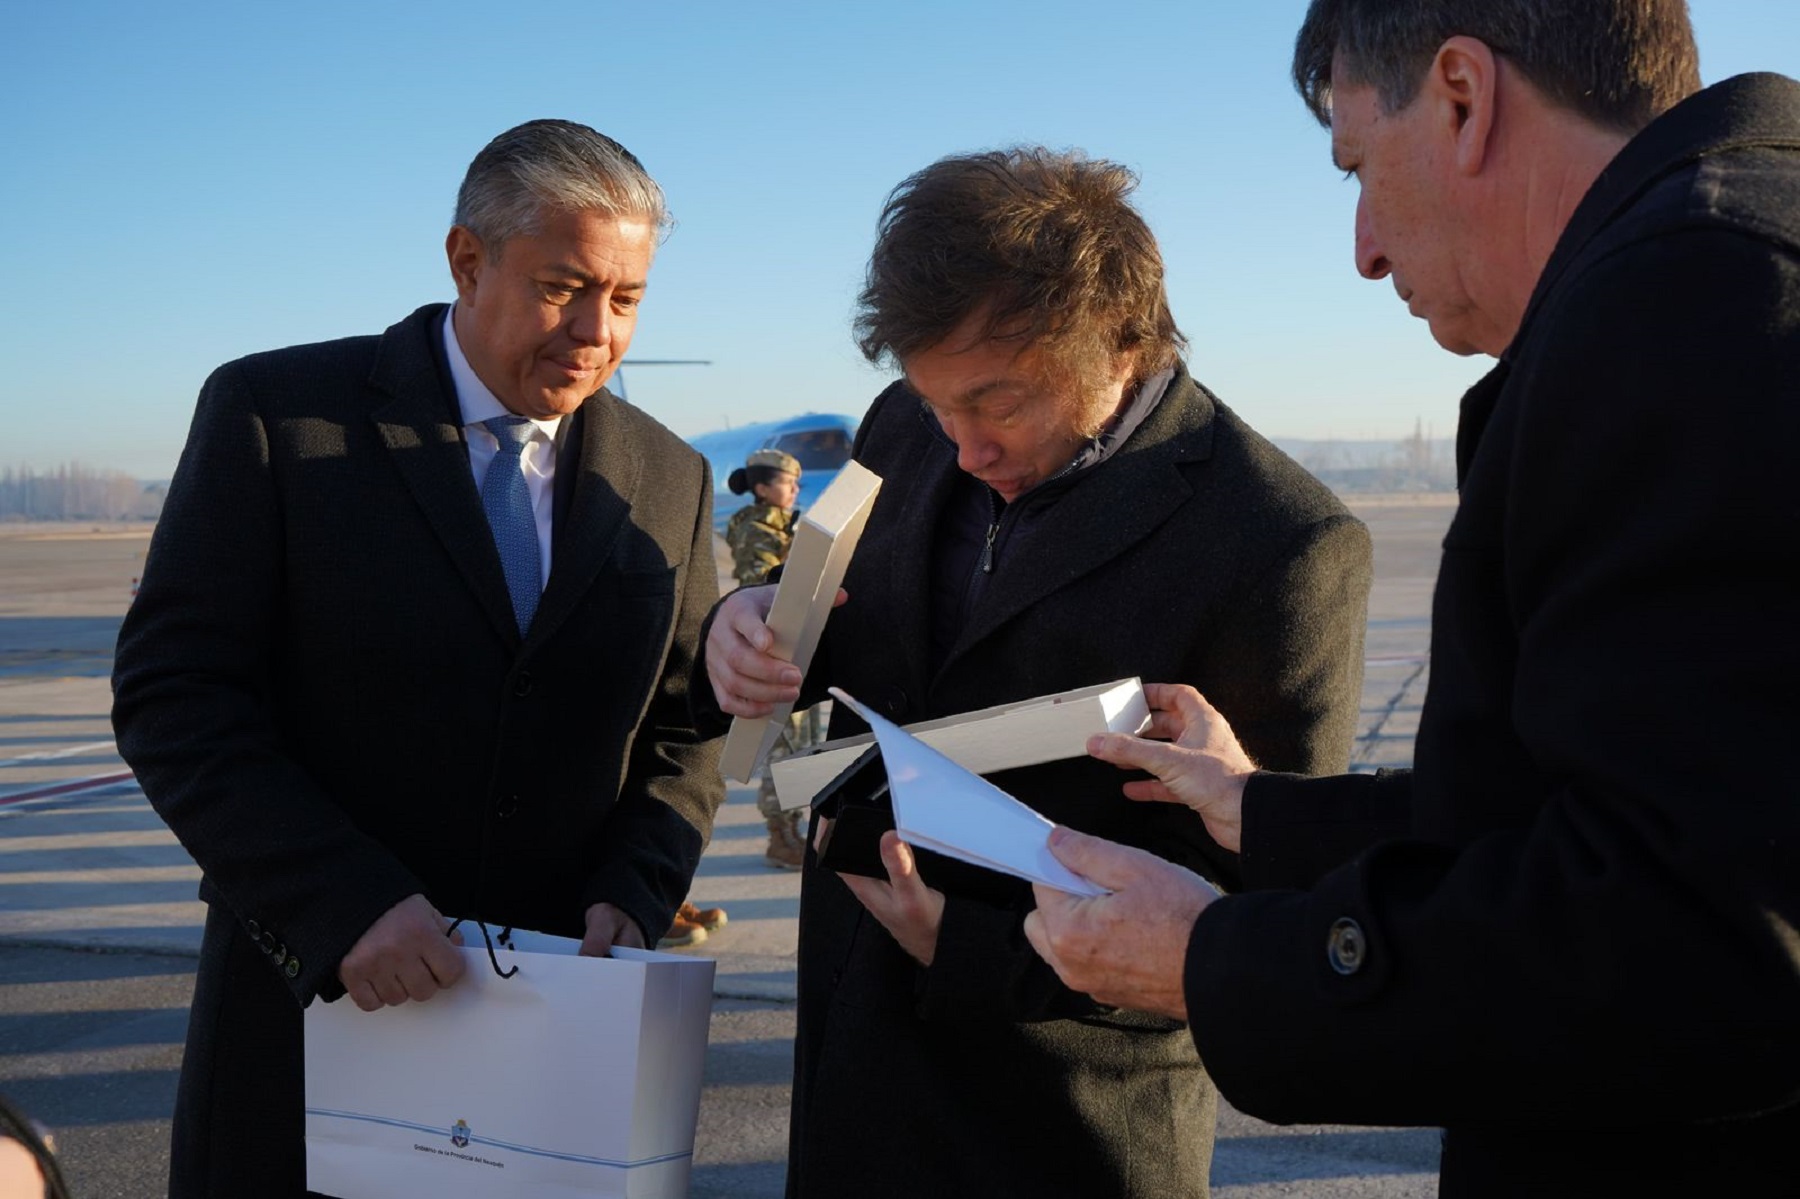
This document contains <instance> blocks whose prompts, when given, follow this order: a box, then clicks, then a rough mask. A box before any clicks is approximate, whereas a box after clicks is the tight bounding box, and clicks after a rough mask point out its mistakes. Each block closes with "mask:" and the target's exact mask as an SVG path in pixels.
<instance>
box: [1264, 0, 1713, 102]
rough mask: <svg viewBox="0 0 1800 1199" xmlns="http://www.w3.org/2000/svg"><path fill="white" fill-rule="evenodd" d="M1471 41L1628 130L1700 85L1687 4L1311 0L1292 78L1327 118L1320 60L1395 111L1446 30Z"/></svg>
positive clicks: (1547, 93)
mask: <svg viewBox="0 0 1800 1199" xmlns="http://www.w3.org/2000/svg"><path fill="white" fill-rule="evenodd" d="M1457 36H1465V37H1472V38H1475V39H1476V40H1478V41H1480V42H1482V43H1484V44H1485V45H1486V46H1487V47H1488V48H1489V49H1490V50H1492V51H1494V53H1496V54H1498V55H1500V56H1502V57H1503V58H1505V59H1506V60H1507V61H1509V62H1511V63H1512V64H1513V65H1514V66H1516V67H1517V68H1518V69H1519V71H1520V73H1522V74H1523V75H1524V76H1525V78H1526V79H1527V80H1529V81H1530V82H1531V85H1532V86H1533V87H1535V88H1537V90H1538V91H1540V92H1542V93H1543V95H1544V97H1545V98H1546V99H1548V100H1549V101H1550V102H1551V103H1553V104H1556V105H1558V106H1559V107H1562V108H1565V109H1568V110H1569V111H1571V112H1574V113H1576V114H1578V115H1579V116H1581V117H1583V118H1585V119H1586V120H1588V121H1589V122H1591V123H1592V124H1595V125H1598V126H1600V127H1602V128H1606V129H1612V130H1617V131H1620V132H1623V133H1636V132H1637V131H1638V130H1640V129H1642V128H1643V127H1644V126H1645V125H1648V124H1649V123H1650V122H1651V121H1652V120H1654V119H1655V118H1656V117H1657V116H1659V115H1660V114H1662V113H1664V112H1667V111H1668V110H1669V109H1670V108H1673V107H1674V106H1675V105H1676V104H1677V103H1678V102H1680V101H1681V100H1682V99H1683V98H1685V97H1687V96H1689V95H1692V94H1693V93H1694V92H1697V91H1699V90H1700V52H1699V50H1698V48H1697V47H1696V46H1695V44H1694V29H1693V26H1692V24H1690V23H1689V21H1688V9H1687V0H1313V2H1312V6H1311V7H1310V8H1309V9H1308V10H1307V13H1306V20H1305V23H1304V24H1302V25H1301V27H1300V35H1299V37H1297V38H1296V39H1295V41H1294V67H1293V70H1294V85H1295V86H1296V87H1298V88H1299V89H1300V95H1301V97H1302V98H1303V99H1304V100H1305V101H1306V106H1307V108H1309V109H1311V110H1312V114H1313V116H1314V117H1316V118H1318V120H1319V123H1320V124H1322V125H1329V124H1330V123H1331V67H1332V63H1333V61H1334V60H1335V61H1336V62H1337V64H1338V67H1339V70H1340V71H1341V73H1342V75H1343V77H1344V78H1345V79H1346V80H1348V81H1349V82H1352V83H1357V84H1362V85H1369V86H1373V87H1374V88H1375V92H1376V96H1377V97H1378V98H1379V100H1380V102H1381V107H1382V109H1383V110H1384V111H1386V112H1396V111H1398V110H1400V109H1402V108H1405V107H1406V106H1407V105H1408V104H1411V103H1412V101H1413V99H1414V98H1415V97H1416V96H1417V95H1418V91H1419V85H1420V84H1421V82H1422V81H1423V80H1424V77H1425V71H1426V68H1427V67H1429V66H1430V64H1431V61H1432V58H1433V57H1434V56H1435V55H1436V54H1437V52H1438V48H1439V47H1440V46H1442V45H1443V44H1444V43H1445V42H1446V41H1448V40H1449V39H1450V38H1453V37H1457Z"/></svg>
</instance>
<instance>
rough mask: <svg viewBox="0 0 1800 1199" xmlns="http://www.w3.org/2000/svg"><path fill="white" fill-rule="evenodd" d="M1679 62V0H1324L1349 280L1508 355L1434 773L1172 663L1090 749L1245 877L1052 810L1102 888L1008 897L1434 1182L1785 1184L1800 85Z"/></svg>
mask: <svg viewBox="0 0 1800 1199" xmlns="http://www.w3.org/2000/svg"><path fill="white" fill-rule="evenodd" d="M1696 58H1697V56H1696V53H1695V48H1694V43H1693V35H1692V31H1691V29H1690V28H1689V25H1688V20H1687V12H1686V8H1685V6H1684V5H1683V4H1682V3H1681V2H1680V0H1560V2H1550V0H1454V2H1452V0H1438V2H1436V3H1423V2H1419V3H1392V2H1389V3H1375V2H1373V0H1315V3H1314V4H1313V6H1312V10H1311V12H1310V13H1309V15H1308V18H1307V21H1306V25H1305V27H1304V29H1303V30H1302V32H1301V35H1300V38H1299V44H1298V47H1297V50H1296V58H1295V76H1296V79H1297V81H1298V83H1299V85H1300V87H1301V91H1302V93H1303V94H1304V95H1305V97H1306V98H1307V102H1308V104H1309V105H1310V106H1311V107H1312V109H1313V112H1314V113H1315V115H1317V116H1318V117H1319V119H1320V120H1321V121H1323V122H1325V123H1327V124H1329V126H1330V128H1331V131H1332V151H1333V156H1334V158H1335V159H1336V161H1337V165H1338V166H1339V167H1340V168H1342V169H1344V170H1346V171H1349V172H1351V173H1352V174H1354V175H1355V176H1356V178H1357V180H1358V182H1359V184H1360V185H1361V191H1362V194H1361V202H1360V204H1359V206H1358V209H1357V224H1356V257H1357V264H1358V266H1359V268H1360V269H1361V271H1362V273H1363V274H1364V275H1366V276H1367V277H1369V278H1371V279H1382V278H1391V279H1392V281H1393V283H1394V286H1395V288H1396V290H1397V291H1398V292H1399V293H1400V296H1401V298H1402V299H1404V300H1405V301H1406V302H1407V304H1408V307H1409V308H1410V309H1411V311H1412V312H1413V313H1414V314H1415V315H1417V316H1420V317H1423V318H1424V319H1425V320H1427V321H1428V322H1429V323H1430V325H1431V331H1432V334H1433V336H1434V337H1436V338H1437V340H1438V341H1439V342H1440V343H1441V344H1443V345H1444V346H1445V347H1446V348H1448V349H1452V350H1455V351H1457V352H1460V353H1472V352H1475V351H1480V352H1483V353H1487V354H1492V355H1494V356H1496V357H1498V358H1499V360H1500V361H1499V364H1498V365H1497V366H1496V367H1495V368H1494V369H1493V371H1492V372H1491V373H1490V374H1489V375H1488V376H1487V377H1486V378H1485V379H1483V380H1482V381H1481V382H1479V383H1477V384H1476V385H1475V387H1474V388H1473V389H1471V390H1470V392H1469V393H1468V395H1467V396H1466V397H1465V398H1464V400H1463V408H1462V422H1461V427H1460V429H1459V432H1458V447H1457V458H1458V469H1459V474H1460V484H1461V493H1462V495H1461V505H1460V508H1459V510H1458V512H1457V514H1456V517H1455V519H1454V521H1453V522H1452V524H1451V526H1450V529H1449V532H1448V534H1447V535H1446V538H1445V542H1444V559H1443V565H1442V569H1441V571H1440V574H1439V578H1438V586H1437V594H1436V599H1435V602H1434V609H1433V616H1432V658H1431V687H1430V692H1429V694H1428V695H1427V697H1426V700H1425V708H1424V712H1423V715H1422V718H1421V721H1420V726H1419V733H1418V745H1417V751H1416V755H1415V759H1414V762H1415V769H1414V770H1413V771H1412V772H1411V773H1399V774H1393V775H1387V776H1383V777H1362V778H1336V779H1314V780H1301V779H1295V778H1291V777H1285V776H1282V775H1278V774H1271V773H1264V772H1255V771H1253V770H1252V768H1251V766H1250V764H1249V763H1248V762H1247V761H1246V760H1245V759H1244V756H1243V754H1242V752H1241V751H1240V750H1239V748H1238V745H1237V740H1236V738H1234V736H1233V730H1234V729H1235V727H1236V725H1237V723H1238V722H1237V718H1236V717H1235V716H1233V715H1232V714H1231V713H1230V712H1229V711H1225V710H1223V708H1224V706H1223V705H1222V704H1219V705H1216V707H1215V706H1214V705H1209V704H1207V703H1206V702H1205V700H1203V699H1202V698H1201V697H1200V696H1199V695H1197V694H1195V693H1193V692H1192V691H1189V690H1186V689H1184V688H1179V687H1171V688H1167V689H1164V690H1160V691H1159V692H1158V693H1157V695H1156V698H1155V701H1154V702H1156V703H1158V704H1160V705H1161V706H1162V707H1163V708H1164V711H1163V713H1162V714H1161V715H1160V717H1159V728H1158V729H1156V730H1155V731H1156V732H1158V733H1160V734H1161V735H1162V736H1163V737H1166V738H1172V739H1174V740H1175V741H1176V744H1174V745H1166V744H1159V743H1157V742H1154V741H1149V740H1138V739H1135V738H1116V739H1115V738H1107V739H1104V741H1103V742H1102V743H1101V744H1100V745H1098V746H1097V750H1098V752H1099V753H1100V754H1101V755H1102V756H1104V757H1105V758H1107V759H1109V760H1111V761H1113V762H1116V763H1119V764H1122V765H1130V766H1133V767H1142V768H1147V769H1150V770H1153V771H1154V772H1155V773H1156V774H1157V775H1158V776H1159V778H1160V780H1161V783H1162V787H1163V791H1162V797H1163V798H1166V799H1172V800H1176V801H1179V802H1180V803H1182V804H1185V805H1188V806H1190V807H1191V808H1192V809H1194V810H1196V811H1198V812H1199V813H1200V814H1201V815H1203V816H1204V817H1205V818H1206V821H1207V825H1208V827H1209V828H1210V829H1211V830H1212V831H1213V833H1214V834H1215V836H1217V837H1218V838H1219V840H1220V841H1221V843H1223V844H1226V845H1229V846H1233V847H1236V848H1238V849H1239V850H1240V853H1241V865H1242V872H1243V878H1244V880H1245V882H1246V883H1248V884H1249V885H1250V886H1251V887H1253V888H1256V889H1254V890H1252V891H1249V892H1247V893H1243V894H1237V895H1232V896H1228V897H1226V898H1223V899H1213V898H1212V896H1211V894H1210V892H1209V891H1208V889H1207V888H1206V887H1205V885H1204V884H1203V883H1202V882H1201V881H1200V880H1199V879H1198V878H1196V877H1194V876H1192V875H1189V874H1184V873H1182V872H1180V871H1178V870H1176V869H1175V868H1173V867H1169V866H1167V865H1166V864H1164V863H1160V862H1158V861H1156V860H1155V859H1152V858H1149V857H1147V856H1145V855H1142V854H1138V853H1135V852H1134V851H1132V850H1129V849H1125V848H1122V847H1118V846H1109V845H1105V844H1102V843H1100V842H1098V841H1095V840H1093V839H1089V838H1083V837H1080V836H1074V835H1070V836H1067V837H1065V838H1062V839H1061V841H1060V844H1059V845H1058V847H1057V852H1058V855H1059V856H1060V857H1062V858H1063V860H1064V861H1066V862H1067V863H1068V864H1069V865H1071V866H1072V867H1074V868H1075V869H1077V870H1079V871H1081V872H1082V873H1085V874H1087V875H1089V876H1090V877H1092V878H1093V879H1095V880H1096V881H1098V882H1100V883H1102V884H1104V885H1106V886H1109V887H1111V888H1113V889H1114V891H1115V893H1114V894H1113V895H1111V896H1109V897H1107V898H1104V899H1100V900H1096V901H1092V902H1069V901H1067V900H1066V899H1065V898H1064V897H1061V896H1058V895H1054V894H1049V893H1045V894H1043V895H1041V896H1040V908H1039V913H1038V915H1037V916H1036V917H1034V918H1033V921H1032V923H1031V924H1029V925H1028V926H1027V932H1028V933H1029V934H1030V935H1031V937H1032V940H1033V943H1034V944H1035V945H1036V946H1037V947H1038V948H1039V949H1040V950H1041V951H1042V952H1043V953H1044V954H1045V955H1046V956H1047V957H1048V958H1049V960H1050V961H1051V962H1052V963H1054V964H1055V965H1056V967H1057V970H1058V972H1059V974H1060V975H1061V977H1062V978H1063V979H1064V980H1065V981H1066V982H1068V983H1069V984H1070V985H1071V986H1073V987H1075V988H1077V989H1078V990H1081V991H1085V992H1088V993H1090V994H1092V995H1094V996H1095V997H1096V998H1098V999H1099V1000H1101V1001H1102V1002H1110V1003H1117V1004H1123V1005H1126V1006H1130V1007H1135V1008H1142V1009H1145V1010H1151V1011H1161V1012H1163V1013H1165V1014H1168V1015H1171V1016H1180V1017H1183V1018H1185V1019H1187V1020H1188V1021H1189V1023H1190V1026H1191V1029H1192V1033H1193V1037H1194V1040H1195V1042H1196V1044H1197V1045H1198V1047H1199V1050H1200V1056H1201V1059H1202V1060H1203V1061H1204V1062H1205V1063H1206V1066H1207V1068H1208V1070H1209V1071H1210V1072H1211V1073H1212V1075H1213V1076H1214V1077H1215V1078H1216V1079H1217V1080H1218V1082H1219V1085H1220V1089H1221V1090H1222V1091H1223V1093H1224V1094H1225V1095H1226V1096H1227V1097H1228V1098H1229V1099H1230V1100H1231V1101H1232V1103H1233V1104H1234V1105H1236V1106H1238V1107H1240V1108H1242V1109H1243V1110H1245V1111H1248V1112H1251V1113H1253V1114H1255V1115H1259V1116H1262V1117H1263V1118H1265V1119H1270V1120H1277V1121H1334V1122H1356V1123H1380V1124H1424V1125H1442V1126H1444V1127H1445V1128H1446V1135H1445V1138H1444V1149H1443V1161H1442V1193H1443V1195H1444V1196H1445V1197H1446V1199H1459V1197H1462V1196H1486V1195H1493V1196H1503V1195H1504V1196H1512V1195H1531V1196H1562V1195H1567V1196H1577V1195H1580V1196H1589V1195H1631V1196H1646V1195H1665V1194H1666V1195H1684V1196H1685V1195H1731V1196H1734V1199H1742V1197H1744V1196H1777V1195H1779V1196H1792V1195H1794V1194H1796V1193H1800V1158H1797V1157H1796V1151H1795V1147H1796V1146H1797V1145H1800V784H1797V783H1796V781H1795V778H1794V772H1793V767H1792V764H1791V763H1790V762H1789V761H1788V760H1787V759H1788V757H1789V755H1788V754H1787V753H1785V752H1783V751H1782V749H1781V747H1782V746H1783V745H1792V744H1793V741H1794V729H1795V727H1796V724H1797V723H1800V704H1797V703H1796V701H1795V689H1794V679H1795V677H1796V676H1797V675H1800V637H1797V636H1796V630H1797V629H1800V603H1797V602H1796V599H1795V596H1796V592H1795V589H1794V584H1793V580H1794V579H1795V578H1796V577H1800V507H1797V506H1796V503H1795V500H1794V496H1793V487H1794V477H1795V475H1796V473H1800V456H1797V454H1796V447H1797V446H1800V85H1797V84H1796V83H1795V82H1794V81H1792V80H1789V79H1784V78H1782V77H1780V76H1776V75H1746V76H1741V77H1739V78H1736V79H1731V80H1728V81H1726V82H1724V83H1721V84H1718V85H1716V86H1714V87H1711V88H1708V89H1706V90H1704V91H1702V90H1700V84H1699V76H1698V70H1697V62H1696ZM1200 690H1201V691H1204V690H1205V688H1201V689H1200ZM1238 731H1240V732H1241V730H1238ZM1244 740H1245V745H1246V747H1247V746H1248V739H1247V738H1245V739H1244ZM1352 816H1354V817H1357V818H1351V817H1352Z"/></svg>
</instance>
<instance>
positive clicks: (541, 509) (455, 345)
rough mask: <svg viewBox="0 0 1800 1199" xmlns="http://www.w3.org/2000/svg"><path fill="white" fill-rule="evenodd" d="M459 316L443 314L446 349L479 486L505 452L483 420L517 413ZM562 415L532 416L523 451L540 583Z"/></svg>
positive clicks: (546, 576) (544, 581)
mask: <svg viewBox="0 0 1800 1199" xmlns="http://www.w3.org/2000/svg"><path fill="white" fill-rule="evenodd" d="M455 318H456V309H455V308H454V307H452V308H451V309H450V311H449V313H447V314H446V315H445V317H444V354H445V356H447V357H448V358H449V359H450V381H451V382H452V383H453V384H455V386H456V403H457V406H458V407H460V408H461V409H462V423H463V437H464V439H465V440H467V442H468V443H469V469H470V470H472V471H474V472H475V490H477V491H480V490H481V482H482V480H483V479H485V478H487V469H488V464H489V463H490V462H492V461H493V460H494V455H495V454H497V453H499V452H500V440H499V439H498V438H497V437H495V436H494V435H493V434H492V433H490V432H488V431H487V428H486V426H484V425H483V424H482V423H481V422H482V421H486V420H492V419H493V418H494V417H496V416H513V415H516V414H515V413H512V412H509V411H508V410H507V407H506V405H505V404H502V403H501V402H500V401H499V400H497V399H495V398H494V393H493V392H491V391H489V390H488V389H487V384H485V383H483V382H482V381H481V380H480V379H479V378H478V377H477V376H476V374H475V368H474V367H472V366H470V365H469V359H468V358H467V357H466V356H465V355H464V354H463V351H462V345H461V344H460V343H459V342H458V341H457V340H456V319H455ZM527 419H528V420H529V419H530V418H529V417H528V418H527ZM562 420H563V418H562V417H560V416H559V417H556V418H554V419H552V420H532V421H531V425H532V433H531V440H529V441H527V442H526V443H525V449H524V451H523V452H521V453H520V454H519V466H520V469H521V470H523V471H524V472H525V487H526V489H527V490H528V491H529V492H530V493H531V514H532V516H533V517H534V518H535V519H536V521H537V535H538V566H539V570H540V574H541V577H540V578H539V579H538V582H539V584H540V585H548V584H549V582H550V528H551V525H550V513H551V508H552V507H553V506H554V503H555V498H556V487H555V483H556V430H557V427H558V426H559V425H561V424H562Z"/></svg>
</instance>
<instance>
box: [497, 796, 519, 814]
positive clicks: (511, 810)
mask: <svg viewBox="0 0 1800 1199" xmlns="http://www.w3.org/2000/svg"><path fill="white" fill-rule="evenodd" d="M518 811H519V797H518V796H516V795H509V796H507V797H506V798H505V799H503V800H501V801H500V802H499V803H498V804H497V805H495V807H494V815H496V816H498V817H500V818H501V819H502V820H504V819H505V818H506V817H508V816H513V815H516V814H517V813H518Z"/></svg>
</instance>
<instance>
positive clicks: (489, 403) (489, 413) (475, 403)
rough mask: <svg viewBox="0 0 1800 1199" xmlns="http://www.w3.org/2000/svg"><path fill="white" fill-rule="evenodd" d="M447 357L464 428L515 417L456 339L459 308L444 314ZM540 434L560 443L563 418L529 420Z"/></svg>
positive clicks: (452, 307) (529, 418)
mask: <svg viewBox="0 0 1800 1199" xmlns="http://www.w3.org/2000/svg"><path fill="white" fill-rule="evenodd" d="M444 356H445V357H446V358H448V359H449V360H450V382H451V384H452V385H453V386H454V387H455V388H456V405H457V407H458V408H459V409H461V410H462V423H463V427H464V428H467V427H468V426H470V425H479V424H482V423H483V422H484V421H490V420H492V419H493V418H494V417H496V416H511V415H513V413H511V412H510V411H508V409H507V407H506V405H505V404H502V403H501V402H500V401H499V399H498V398H497V397H496V396H495V395H494V393H493V392H491V391H489V390H488V387H487V384H485V383H483V382H482V381H481V378H480V376H478V375H477V374H476V373H475V368H474V367H472V366H470V365H469V359H468V356H467V355H465V354H464V353H463V349H462V344H461V343H460V342H458V341H457V340H456V305H454V304H452V305H451V306H450V310H449V311H448V312H446V313H444ZM526 419H527V420H530V421H531V423H532V424H534V425H536V426H537V428H538V431H539V432H541V433H542V434H543V435H544V436H545V437H547V438H549V439H550V440H552V441H555V440H556V430H557V428H558V427H559V426H560V425H561V424H562V419H563V418H562V417H560V416H555V417H551V418H550V419H549V420H536V419H533V418H531V417H527V418H526Z"/></svg>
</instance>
